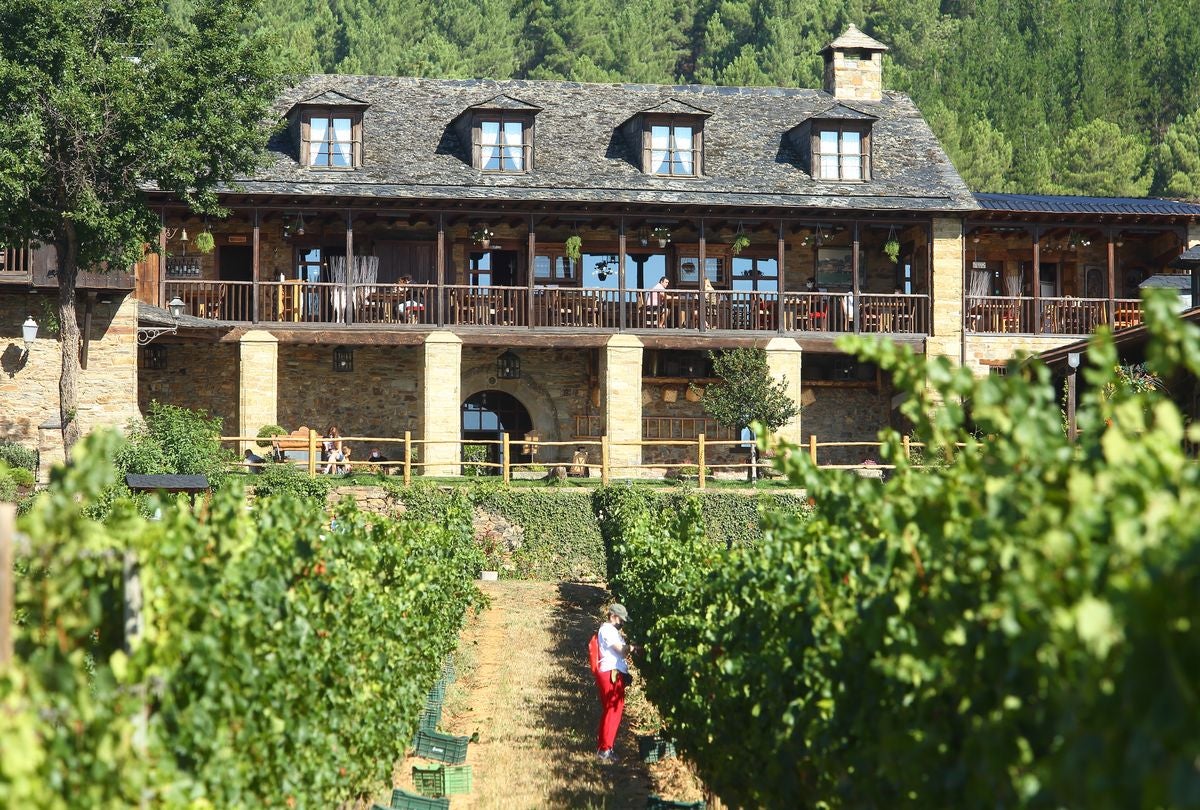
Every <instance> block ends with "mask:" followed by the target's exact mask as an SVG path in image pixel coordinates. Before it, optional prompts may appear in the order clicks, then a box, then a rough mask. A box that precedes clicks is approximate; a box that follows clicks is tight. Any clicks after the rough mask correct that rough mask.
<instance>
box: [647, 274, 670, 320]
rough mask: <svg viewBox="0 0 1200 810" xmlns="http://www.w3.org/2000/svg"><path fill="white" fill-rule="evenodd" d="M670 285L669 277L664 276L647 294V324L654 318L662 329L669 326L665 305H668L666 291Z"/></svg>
mask: <svg viewBox="0 0 1200 810" xmlns="http://www.w3.org/2000/svg"><path fill="white" fill-rule="evenodd" d="M670 283H671V282H670V281H669V280H668V279H667V277H666V276H663V277H662V278H660V279H659V280H658V283H657V284H655V285H654V286H653V287H651V288H650V292H648V293H646V314H647V323H649V321H650V320H651V319H652V318H653V319H654V320H655V321H656V325H657V326H658V327H659V328H660V329H661V328H662V327H664V326H666V325H667V314H668V312H667V310H668V308H667V307H665V306H663V304H665V303H666V299H667V294H666V290H667V286H668V285H669V284H670Z"/></svg>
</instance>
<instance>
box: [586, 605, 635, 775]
mask: <svg viewBox="0 0 1200 810" xmlns="http://www.w3.org/2000/svg"><path fill="white" fill-rule="evenodd" d="M627 621H629V611H627V610H626V609H625V606H624V605H622V604H619V603H617V602H613V603H612V604H611V605H609V606H608V621H606V622H605V623H604V624H602V625H600V630H599V632H598V633H597V634H596V638H597V642H598V647H599V653H600V667H599V672H598V673H597V675H596V686H597V688H598V690H599V692H600V729H599V732H598V735H597V737H598V739H597V743H596V756H597V757H598V758H599V759H600V761H601V762H615V761H616V756H615V755H614V754H613V744H614V743H615V742H616V739H617V727H618V726H620V725H621V716H622V715H623V714H624V713H625V687H627V686H628V685H629V684H630V682H631V681H632V678H630V677H629V665H628V664H627V663H626V662H625V658H626V656H628V655H629V654H630V653H632V652H634V651H635V650H636V646H635V645H633V644H630V643H629V642H627V641H626V640H625V636H624V635H622V633H621V626H622V625H623V624H624V623H625V622H627Z"/></svg>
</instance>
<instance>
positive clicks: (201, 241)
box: [193, 230, 217, 253]
mask: <svg viewBox="0 0 1200 810" xmlns="http://www.w3.org/2000/svg"><path fill="white" fill-rule="evenodd" d="M193 244H194V245H195V246H196V250H198V251H200V252H201V253H212V252H213V249H214V248H216V246H217V240H216V239H214V238H213V235H212V233H210V232H209V231H208V230H204V231H201V232H200V233H198V234H196V241H195V242H194V243H193Z"/></svg>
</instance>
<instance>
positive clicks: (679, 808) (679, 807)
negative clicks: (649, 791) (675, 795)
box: [646, 796, 704, 810]
mask: <svg viewBox="0 0 1200 810" xmlns="http://www.w3.org/2000/svg"><path fill="white" fill-rule="evenodd" d="M646 810H704V802H673V801H669V800H667V799H663V798H660V797H658V796H651V797H650V798H649V799H647V800H646Z"/></svg>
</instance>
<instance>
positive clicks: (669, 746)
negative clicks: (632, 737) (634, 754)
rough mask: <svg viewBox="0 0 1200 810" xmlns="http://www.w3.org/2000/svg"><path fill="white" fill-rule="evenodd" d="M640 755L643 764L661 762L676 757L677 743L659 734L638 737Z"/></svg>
mask: <svg viewBox="0 0 1200 810" xmlns="http://www.w3.org/2000/svg"><path fill="white" fill-rule="evenodd" d="M638 755H639V756H640V757H641V759H642V762H659V761H661V760H664V759H667V758H668V757H673V756H675V743H674V742H673V741H672V740H668V739H666V738H665V737H663V736H661V735H659V734H644V735H641V736H639V737H638Z"/></svg>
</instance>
